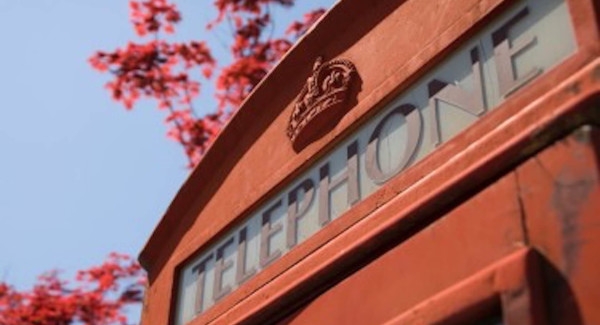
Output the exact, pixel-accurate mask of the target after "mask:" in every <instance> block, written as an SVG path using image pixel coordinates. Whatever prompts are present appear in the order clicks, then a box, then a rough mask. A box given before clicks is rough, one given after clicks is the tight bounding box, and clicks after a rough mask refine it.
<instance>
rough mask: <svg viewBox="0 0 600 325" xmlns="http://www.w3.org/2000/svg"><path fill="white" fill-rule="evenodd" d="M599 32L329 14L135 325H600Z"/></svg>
mask: <svg viewBox="0 0 600 325" xmlns="http://www.w3.org/2000/svg"><path fill="white" fill-rule="evenodd" d="M599 17H600V5H599V4H598V2H597V1H594V0H520V1H509V0H456V1H428V0H376V1H351V0H342V1H339V2H338V3H336V5H335V6H334V7H333V8H331V9H330V11H329V12H328V13H327V14H326V15H325V16H324V17H323V18H322V19H321V20H320V21H319V22H318V24H317V26H316V27H315V28H314V29H313V30H312V31H311V32H310V33H309V34H307V35H306V36H305V37H304V38H303V39H302V40H301V41H300V42H299V43H298V44H296V45H295V46H294V48H293V49H292V50H291V52H290V53H289V54H288V55H287V56H286V57H285V58H284V59H283V61H282V62H281V63H280V64H279V65H278V66H277V67H276V68H275V69H274V71H272V72H271V73H270V74H269V76H268V77H267V78H266V79H265V80H264V82H263V83H261V85H259V87H258V88H257V89H255V90H254V91H253V93H252V94H251V95H250V97H249V98H248V99H247V100H246V101H245V102H244V104H243V106H242V107H241V109H240V110H239V111H238V112H237V113H236V115H235V116H234V117H233V118H232V120H231V122H230V123H229V124H228V125H227V127H226V128H225V130H224V131H223V133H222V134H221V135H220V136H219V138H218V139H217V140H216V142H215V143H214V144H213V146H212V147H211V149H210V150H209V151H208V152H207V154H206V155H205V157H204V158H203V160H202V161H201V162H200V164H199V165H198V167H197V168H196V169H195V170H194V171H193V172H192V174H191V175H190V177H189V179H188V180H187V181H186V182H185V184H183V186H182V188H181V189H180V191H179V193H178V194H177V196H176V197H175V199H174V200H173V202H172V204H171V206H170V207H169V209H168V211H167V212H166V214H165V215H164V216H163V218H162V220H161V221H160V223H159V224H158V225H157V227H156V229H155V230H154V233H153V234H152V236H151V237H150V239H149V241H148V243H147V244H146V246H145V247H144V249H143V251H142V253H141V255H140V261H141V263H142V265H143V266H144V268H145V269H146V270H147V271H148V274H149V279H150V283H149V287H148V290H147V292H146V298H145V303H144V308H143V315H142V324H144V325H154V324H160V325H164V324H169V325H184V324H190V325H198V324H390V325H391V324H600V309H598V303H599V302H600V277H599V276H598V275H600V186H599V181H600V57H599V54H600V32H599V30H600V28H599Z"/></svg>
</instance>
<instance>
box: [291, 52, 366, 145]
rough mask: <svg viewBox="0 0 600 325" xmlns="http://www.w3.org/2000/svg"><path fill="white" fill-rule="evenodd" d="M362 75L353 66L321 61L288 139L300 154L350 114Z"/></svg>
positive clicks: (301, 96)
mask: <svg viewBox="0 0 600 325" xmlns="http://www.w3.org/2000/svg"><path fill="white" fill-rule="evenodd" d="M358 80H359V77H358V72H357V70H356V67H355V66H354V64H353V63H352V62H350V61H349V60H345V59H334V60H331V61H329V62H325V63H324V62H323V57H321V56H320V57H318V58H317V59H316V61H315V63H314V65H313V71H312V74H311V75H310V77H308V79H307V80H306V83H305V85H304V87H302V90H301V91H300V94H299V95H298V97H297V98H296V100H295V103H294V109H293V111H292V115H291V117H290V122H289V124H288V127H287V130H286V131H287V136H288V137H289V138H290V140H291V141H292V146H293V147H294V149H295V150H296V151H300V150H302V148H304V147H305V146H306V145H308V144H309V143H310V142H311V141H313V140H315V139H316V138H317V137H319V136H321V135H323V133H324V132H326V131H328V130H330V128H331V127H333V126H334V125H335V123H337V121H338V120H339V119H340V118H341V117H342V116H343V115H344V113H345V112H346V111H347V109H348V107H347V106H349V105H347V104H349V99H350V97H351V95H352V94H353V93H355V91H354V90H355V89H356V88H357V87H355V86H356V84H357V81H358Z"/></svg>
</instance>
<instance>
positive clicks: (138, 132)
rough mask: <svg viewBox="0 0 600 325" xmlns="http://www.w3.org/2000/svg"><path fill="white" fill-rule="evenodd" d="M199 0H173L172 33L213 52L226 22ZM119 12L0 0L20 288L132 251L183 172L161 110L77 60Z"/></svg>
mask: <svg viewBox="0 0 600 325" xmlns="http://www.w3.org/2000/svg"><path fill="white" fill-rule="evenodd" d="M199 3H200V1H194V0H180V1H179V5H180V7H181V8H182V12H183V15H184V23H185V24H184V26H182V28H181V29H180V33H179V34H178V37H181V38H194V39H201V38H206V37H208V39H209V40H211V41H212V42H213V44H215V45H214V47H215V49H216V55H217V56H219V55H220V53H221V54H222V53H224V51H226V48H224V47H223V46H222V45H221V43H220V42H221V41H223V40H227V37H228V36H227V31H226V30H218V31H216V33H214V34H211V35H205V34H204V33H205V32H204V28H203V27H204V24H205V23H206V22H207V21H208V20H209V19H210V18H212V17H214V12H213V11H211V9H210V8H209V7H208V6H206V5H200V4H199ZM207 3H212V2H207ZM331 3H332V1H328V0H319V1H299V4H298V6H297V7H296V8H295V9H294V10H293V11H292V12H291V13H290V12H287V11H286V12H284V13H280V14H279V17H285V18H286V19H289V18H290V17H296V18H298V17H300V16H301V14H302V13H303V12H305V11H306V10H307V9H308V8H312V6H315V5H317V4H322V5H326V6H329V5H330V4H331ZM128 14H129V13H128V6H127V1H125V0H0V42H1V43H0V44H1V45H0V113H1V114H0V280H5V281H7V282H9V283H12V284H14V285H16V286H17V287H18V288H21V289H25V288H28V287H29V286H31V284H32V283H33V282H35V279H36V277H37V275H39V274H41V273H43V272H44V271H48V270H51V269H60V270H63V271H64V272H65V276H71V275H72V274H73V273H74V272H75V271H76V270H78V269H82V268H87V267H89V266H92V265H95V264H98V263H100V262H101V261H102V260H103V259H104V257H105V256H106V255H107V254H108V253H109V252H111V251H117V252H122V253H128V254H131V255H133V256H137V254H138V253H139V251H140V250H141V248H142V246H143V245H144V243H145V242H146V240H147V238H148V237H149V236H150V234H151V232H152V229H153V228H154V226H155V225H156V223H157V222H158V221H159V219H160V217H161V216H162V215H163V213H164V211H165V210H166V208H167V207H168V205H169V203H170V201H171V200H172V198H173V197H174V195H175V194H176V192H177V190H178V189H179V187H180V186H181V184H182V182H183V181H184V180H185V178H186V177H187V175H188V171H187V170H186V169H185V167H184V166H185V164H186V159H185V157H184V156H183V154H182V152H181V150H180V148H179V147H178V146H177V145H176V144H174V143H173V142H171V141H170V140H168V139H167V138H166V137H165V127H164V124H163V118H164V116H163V112H160V111H158V110H157V109H155V108H154V106H153V105H152V103H149V102H143V103H142V104H141V105H139V106H138V107H136V108H135V109H134V110H133V111H126V110H125V109H123V108H122V107H121V106H120V105H119V104H117V103H115V102H113V101H112V100H111V99H110V96H109V94H108V92H107V91H106V90H105V89H104V88H103V85H104V83H105V82H106V80H107V78H108V76H106V75H102V74H99V73H97V72H95V71H93V70H92V69H91V68H90V67H89V65H88V63H87V59H88V57H89V56H90V55H91V54H92V53H94V51H96V50H100V49H102V50H112V49H114V48H116V47H118V46H121V45H123V44H125V43H126V42H127V41H129V40H132V39H134V37H135V36H134V33H133V29H132V28H131V26H130V24H129V21H128ZM290 15H291V16H290ZM286 24H287V23H284V24H283V25H286ZM279 25H282V24H279ZM280 28H283V26H282V27H280ZM215 35H216V36H215ZM203 91H204V92H205V94H206V95H207V97H205V98H204V99H203V100H204V101H208V103H209V104H208V105H204V106H207V107H214V104H212V102H211V99H210V98H211V97H210V96H211V95H210V92H211V88H204V89H203ZM196 106H198V105H196Z"/></svg>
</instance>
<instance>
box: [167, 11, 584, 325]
mask: <svg viewBox="0 0 600 325" xmlns="http://www.w3.org/2000/svg"><path fill="white" fill-rule="evenodd" d="M423 3H424V5H426V3H427V2H423ZM400 32H401V31H399V33H400ZM575 49H576V44H575V39H574V34H573V28H572V26H571V23H570V17H569V13H568V8H567V5H566V4H565V3H564V1H563V0H528V1H520V2H519V3H518V4H517V5H515V6H513V7H512V9H510V10H508V11H507V12H505V13H504V14H502V15H501V16H500V17H498V19H496V20H495V21H494V22H493V23H491V24H489V25H488V26H486V27H485V28H484V29H483V30H481V31H480V32H479V33H478V34H477V35H476V36H475V37H473V38H472V39H471V40H469V41H468V42H466V43H465V44H463V46H461V47H460V48H459V49H457V50H456V51H454V52H453V53H452V54H451V55H449V56H448V58H447V59H446V60H444V61H443V62H442V63H440V64H438V66H437V67H435V68H433V69H432V71H431V72H429V73H428V74H426V75H425V76H423V77H422V78H420V79H419V81H418V82H416V83H415V84H414V85H413V86H412V87H411V88H409V89H407V90H406V91H405V92H403V93H402V94H401V95H400V96H399V97H397V98H396V99H395V100H393V101H392V102H391V103H389V105H387V107H386V108H385V109H383V110H382V112H380V113H379V114H378V115H376V116H375V117H373V118H372V119H371V120H370V121H369V122H367V123H366V124H365V125H364V126H362V127H361V128H360V129H359V130H358V131H357V132H356V133H354V134H353V135H351V136H349V137H348V138H347V139H346V140H345V141H343V142H342V143H340V144H339V145H338V146H337V147H336V148H335V149H334V150H332V151H331V152H330V153H329V154H327V155H326V156H325V157H324V158H323V159H321V160H320V161H318V162H316V163H315V164H314V165H313V166H312V167H311V168H310V169H309V170H307V171H306V172H305V173H304V174H302V175H301V176H299V177H298V178H297V179H296V180H295V181H293V182H292V183H291V184H289V186H287V187H286V188H285V189H284V190H283V191H281V192H280V193H277V195H274V196H273V197H272V198H271V199H270V200H268V201H267V203H266V204H264V205H263V206H262V207H260V208H259V209H257V210H256V211H254V213H252V214H250V215H249V216H248V217H247V218H246V219H245V220H244V221H243V222H241V223H240V224H239V225H238V226H237V227H235V228H234V229H233V230H232V231H231V232H229V233H228V234H226V235H225V236H223V237H222V238H221V239H220V240H218V241H217V242H216V244H215V245H213V246H212V247H209V248H207V249H206V250H204V251H202V252H201V253H200V254H198V255H197V257H196V258H194V259H193V260H191V261H190V262H189V263H187V264H186V265H184V266H183V267H182V268H181V271H180V272H181V273H180V275H179V281H180V282H179V288H178V297H177V306H176V312H177V314H176V317H175V319H176V322H175V323H176V324H177V325H181V324H185V323H186V322H188V321H190V320H191V319H193V318H194V317H195V316H196V315H198V314H200V313H202V312H204V311H206V310H207V309H208V308H210V307H211V306H212V305H214V304H215V303H217V302H218V301H219V300H220V299H222V298H223V297H225V296H227V295H228V294H229V293H231V292H232V291H234V290H236V288H237V287H238V286H240V285H241V284H243V283H244V282H245V281H247V280H248V279H250V278H252V277H253V276H254V275H256V274H257V273H259V272H261V270H263V269H265V268H267V267H268V266H269V265H270V264H271V263H273V262H274V261H276V260H277V259H278V258H280V257H281V256H282V255H284V254H286V253H287V252H289V251H290V250H292V249H293V248H294V247H295V246H296V245H298V244H299V243H302V242H303V241H305V240H306V239H307V238H309V237H311V236H312V235H314V234H315V233H316V232H318V231H319V230H321V229H322V228H323V227H326V226H327V224H328V223H329V222H331V221H332V220H334V219H336V218H338V217H340V216H341V215H342V214H343V213H344V212H346V211H348V210H349V209H351V207H352V206H353V205H355V204H357V203H358V202H360V201H361V200H362V199H364V198H366V197H367V196H369V195H370V194H372V193H373V192H375V191H376V190H377V189H378V188H380V187H381V186H383V185H384V184H385V183H386V182H387V181H388V180H389V179H391V178H392V177H394V176H396V175H398V174H399V173H401V172H402V171H403V170H404V169H406V168H407V167H408V166H410V165H411V164H414V163H415V162H417V161H419V160H420V159H422V158H423V157H425V156H426V155H428V154H430V153H431V152H432V151H434V150H435V148H436V147H437V146H438V145H439V144H441V143H443V142H445V141H448V140H449V139H451V138H452V137H453V136H455V135H456V134H458V133H459V132H461V131H462V130H464V129H465V128H466V127H468V126H469V125H471V124H472V123H474V122H476V121H477V120H478V119H479V118H480V117H481V116H483V115H485V114H486V113H487V112H488V111H489V110H491V109H493V108H495V107H497V106H498V105H500V104H501V103H502V102H503V101H504V99H505V98H506V97H508V96H510V95H511V94H512V93H513V92H514V91H516V90H518V89H519V88H520V87H522V86H523V85H525V84H527V83H529V82H530V81H532V80H534V79H535V78H536V77H537V76H539V75H540V74H542V73H543V72H544V71H545V70H547V69H549V68H551V67H553V66H555V65H556V64H558V63H559V62H560V61H562V60H563V59H565V58H566V57H568V56H569V55H570V54H572V53H573V52H574V51H575Z"/></svg>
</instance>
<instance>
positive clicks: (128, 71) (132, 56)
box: [89, 0, 324, 168]
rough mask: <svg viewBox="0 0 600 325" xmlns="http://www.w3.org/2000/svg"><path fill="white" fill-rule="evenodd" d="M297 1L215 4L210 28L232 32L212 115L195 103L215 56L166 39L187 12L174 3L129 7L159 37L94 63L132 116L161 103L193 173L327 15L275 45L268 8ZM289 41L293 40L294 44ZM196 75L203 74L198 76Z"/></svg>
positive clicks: (156, 0) (146, 32)
mask: <svg viewBox="0 0 600 325" xmlns="http://www.w3.org/2000/svg"><path fill="white" fill-rule="evenodd" d="M294 1H295V0H216V1H215V2H214V5H215V7H216V8H217V10H218V17H216V19H215V20H214V22H213V23H211V24H210V26H209V27H207V28H209V29H210V28H213V27H214V26H215V24H220V23H221V22H222V21H223V20H224V19H227V20H228V21H229V23H230V25H231V26H232V27H233V29H234V30H233V35H232V40H233V42H232V45H231V47H230V49H231V57H232V60H231V63H230V64H228V65H226V66H224V67H221V68H220V69H219V73H218V76H217V77H216V79H215V80H214V82H215V85H216V93H215V97H216V99H217V102H218V106H217V107H216V108H214V109H212V110H211V111H213V113H210V114H207V115H205V116H202V117H199V116H197V115H196V113H195V110H194V107H193V101H194V99H195V98H196V97H197V96H198V95H199V92H200V86H201V83H200V81H199V80H194V79H193V76H194V75H201V76H203V77H204V78H206V79H207V80H208V79H210V78H211V76H212V74H213V71H214V70H215V68H216V62H215V60H214V59H213V57H212V55H211V52H210V49H209V48H208V47H207V46H206V43H205V42H202V41H191V42H188V43H176V42H168V41H166V40H161V39H160V38H159V34H160V33H161V32H166V33H171V32H174V27H175V25H176V24H177V23H179V22H180V21H181V17H182V16H181V13H180V12H179V11H178V9H177V7H176V6H175V4H173V3H170V2H169V1H168V0H141V1H130V9H131V22H132V23H133V26H134V29H135V31H136V33H137V34H138V35H139V36H140V37H144V36H153V37H152V38H151V39H150V40H147V41H146V42H145V43H133V42H130V43H129V44H127V45H126V46H125V47H124V48H118V49H116V50H115V51H113V52H103V51H99V52H97V53H96V54H95V55H94V56H92V57H91V58H90V60H89V61H90V64H91V65H92V66H93V67H94V68H95V69H97V70H98V71H101V72H110V73H112V75H113V79H112V80H111V81H109V82H108V83H107V84H106V87H107V88H108V89H109V91H110V92H111V94H112V97H113V99H115V100H116V101H118V102H120V103H122V104H123V105H124V106H125V107H126V108H127V109H131V108H132V107H133V106H134V105H135V103H136V102H137V100H138V99H140V98H142V97H145V98H151V99H154V100H156V102H157V104H158V105H157V106H158V107H159V108H160V109H167V110H168V113H167V117H166V119H165V122H166V123H167V125H168V126H169V129H168V131H167V136H168V137H169V138H171V139H173V140H175V141H177V142H179V144H181V146H182V147H183V149H184V152H185V154H186V156H187V157H188V167H189V168H193V167H194V166H195V165H196V164H197V163H198V162H199V161H200V159H201V158H202V155H203V154H204V153H205V152H206V150H207V148H208V147H209V146H210V144H211V143H212V142H213V141H214V139H215V138H216V136H217V135H218V133H219V132H220V130H221V129H222V128H223V125H224V124H225V123H226V122H227V121H228V120H229V118H230V117H231V116H232V115H233V113H235V111H236V110H237V109H238V108H239V106H240V105H241V104H242V102H243V101H244V99H245V98H246V97H247V96H248V95H249V94H250V92H251V91H252V89H254V87H255V86H256V85H257V84H258V83H259V82H260V81H261V80H262V78H264V77H265V76H266V75H267V73H268V71H269V70H270V69H271V68H272V67H273V66H274V65H275V64H276V63H277V62H278V61H279V60H280V59H281V57H282V56H283V55H284V54H285V53H286V52H287V51H288V50H289V48H290V47H291V45H292V40H293V39H295V38H297V37H299V35H301V34H302V33H304V32H306V31H307V30H308V29H309V27H310V25H312V24H313V23H314V22H315V21H316V20H317V19H318V17H319V16H321V15H322V14H323V13H324V10H322V9H319V10H315V11H313V12H311V13H309V14H306V15H305V17H304V21H302V22H294V23H293V24H292V25H291V26H290V28H289V29H288V31H287V32H286V36H285V37H281V38H272V37H270V36H268V35H267V34H268V33H267V32H266V31H271V30H272V27H273V21H272V18H271V16H270V15H269V6H271V5H280V6H292V5H293V4H294ZM288 38H289V39H288ZM193 71H197V72H199V74H192V72H193Z"/></svg>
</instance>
